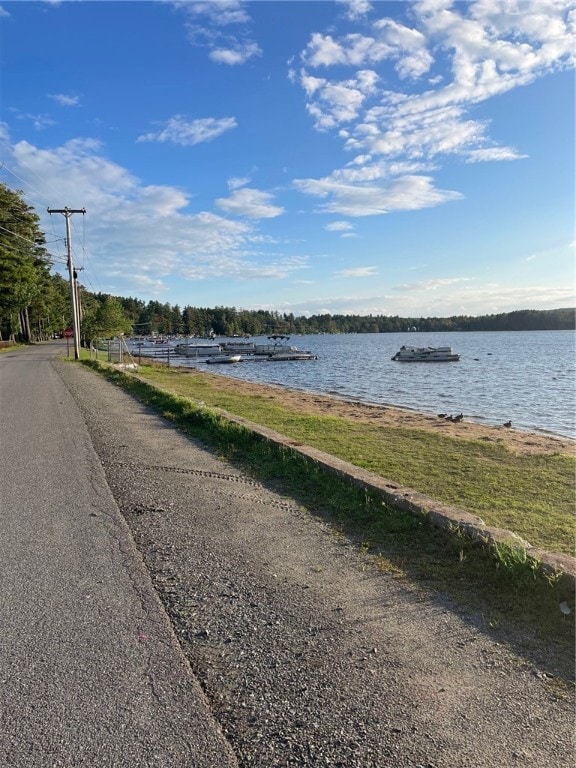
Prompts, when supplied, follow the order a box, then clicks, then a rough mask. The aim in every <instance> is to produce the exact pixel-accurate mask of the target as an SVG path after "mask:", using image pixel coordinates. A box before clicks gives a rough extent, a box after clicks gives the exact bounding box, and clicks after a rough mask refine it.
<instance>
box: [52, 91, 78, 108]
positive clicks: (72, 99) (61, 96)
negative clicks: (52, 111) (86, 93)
mask: <svg viewBox="0 0 576 768" xmlns="http://www.w3.org/2000/svg"><path fill="white" fill-rule="evenodd" d="M48 96H49V98H51V99H52V100H53V101H55V102H56V103H57V104H60V106H62V107H77V106H78V105H79V104H80V97H79V96H70V95H68V94H65V93H49V94H48Z"/></svg>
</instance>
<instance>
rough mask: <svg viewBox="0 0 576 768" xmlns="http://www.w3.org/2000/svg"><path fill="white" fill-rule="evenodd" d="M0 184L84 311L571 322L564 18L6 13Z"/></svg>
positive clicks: (89, 9)
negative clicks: (108, 303)
mask: <svg viewBox="0 0 576 768" xmlns="http://www.w3.org/2000/svg"><path fill="white" fill-rule="evenodd" d="M0 34H1V40H0V42H1V54H0V56H1V58H0V68H1V83H0V84H1V94H0V110H1V111H0V149H1V158H0V159H1V161H2V166H1V168H0V181H2V182H4V183H5V184H8V185H9V186H10V187H11V188H13V189H19V190H22V191H23V192H24V193H25V199H26V201H27V202H28V204H29V205H32V206H33V207H34V208H35V209H36V211H37V212H38V213H39V214H40V216H41V220H42V226H43V229H44V231H45V232H46V234H47V239H48V240H49V241H50V244H49V247H50V251H51V253H52V254H53V256H54V260H55V268H56V269H58V270H63V274H66V273H65V271H64V270H65V264H64V262H65V253H66V248H65V244H64V241H63V237H64V234H65V221H64V217H63V216H60V215H57V214H53V215H52V216H50V215H49V214H48V213H47V211H46V209H47V208H48V207H50V208H64V207H69V208H75V209H79V208H85V209H86V215H85V216H81V215H74V216H72V218H71V222H72V238H71V239H72V246H73V252H74V259H75V262H76V264H77V265H78V267H80V268H81V269H82V271H81V273H80V279H81V282H82V283H83V284H84V285H85V286H86V287H87V288H88V289H89V290H92V291H96V292H98V291H101V292H103V293H111V294H113V295H120V296H137V297H139V298H141V299H143V300H144V301H148V300H150V299H157V300H159V301H161V302H163V303H164V302H169V303H170V304H172V305H174V304H178V305H180V307H183V306H186V305H191V306H202V307H215V306H222V305H224V306H234V307H236V308H238V309H240V308H243V309H268V310H277V311H280V312H292V313H294V314H295V315H310V314H317V313H330V314H337V313H344V314H361V315H365V314H391V315H396V314H398V315H401V316H421V315H422V316H449V315H453V314H468V315H480V314H487V313H493V312H507V311H512V310H514V309H527V308H530V309H551V308H555V307H566V306H574V305H575V304H576V299H575V295H574V294H575V281H574V240H575V232H574V224H575V221H574V215H575V207H574V205H575V195H574V169H575V162H574V161H575V158H574V115H575V106H574V63H575V61H576V53H575V52H576V2H567V1H565V0H564V1H562V2H559V1H558V0H522V2H518V0H476V1H472V2H466V3H460V2H450V1H449V0H419V1H417V2H368V0H351V1H350V2H343V1H342V2H329V1H328V0H321V1H320V2H308V0H287V1H286V2H282V1H278V0H273V1H272V2H255V1H254V2H239V1H238V0H222V1H221V2H218V1H217V0H209V1H208V2H113V1H109V2H106V1H104V0H103V1H101V2H4V3H2V4H1V5H0Z"/></svg>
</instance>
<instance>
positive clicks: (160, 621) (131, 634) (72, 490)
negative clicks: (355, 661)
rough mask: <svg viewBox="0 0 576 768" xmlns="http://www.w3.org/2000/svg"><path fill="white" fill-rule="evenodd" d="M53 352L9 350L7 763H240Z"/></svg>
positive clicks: (2, 524)
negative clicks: (155, 585)
mask: <svg viewBox="0 0 576 768" xmlns="http://www.w3.org/2000/svg"><path fill="white" fill-rule="evenodd" d="M56 351H57V349H56V348H55V347H54V345H41V346H37V347H33V348H28V349H24V350H18V351H14V352H5V353H3V354H2V355H0V441H1V444H0V450H1V457H2V461H1V480H0V585H1V592H0V708H1V709H0V766H2V768H7V767H8V766H10V767H11V768H12V767H13V768H36V767H37V766H38V767H40V766H42V767H44V766H46V767H48V766H50V767H51V768H52V767H53V766H64V767H65V768H72V767H74V768H75V767H76V766H89V767H90V768H99V767H100V766H107V767H109V766H129V767H130V768H135V767H136V766H159V767H160V766H166V767H168V766H186V767H188V766H199V767H202V768H204V767H205V768H214V766H235V765H237V762H236V760H235V758H234V755H233V753H232V751H231V749H230V747H229V746H228V743H227V741H226V740H225V739H224V737H223V736H222V733H221V730H220V727H219V725H218V724H217V723H216V721H215V720H214V718H213V716H212V715H211V712H210V710H209V708H208V706H207V702H206V699H205V697H204V694H203V693H202V691H201V688H200V686H199V685H198V682H197V681H196V679H195V677H194V675H193V674H192V672H191V670H190V667H189V664H188V662H187V660H186V659H185V657H184V655H183V654H182V651H181V649H180V646H179V644H178V643H177V642H176V640H175V637H174V635H173V632H172V629H171V627H170V624H169V622H168V621H167V618H166V614H165V613H164V610H163V608H162V606H161V604H160V603H159V600H158V598H157V596H156V593H155V591H154V589H153V587H152V585H151V582H150V578H149V576H148V573H147V571H146V569H145V568H144V566H143V564H142V561H141V558H140V557H139V555H138V553H137V552H136V549H135V546H134V543H133V541H132V539H131V536H130V534H129V532H128V530H127V527H126V524H125V522H124V520H123V518H122V517H121V515H120V513H119V511H118V507H117V505H116V504H115V502H114V499H113V497H112V494H111V493H110V490H109V488H108V485H107V482H106V478H105V476H104V472H103V470H102V465H101V463H100V461H99V459H98V457H97V456H96V454H95V452H94V449H93V447H92V443H91V440H90V437H89V435H88V432H87V429H86V424H85V422H84V419H83V417H82V415H81V413H80V411H79V409H78V406H77V405H76V403H75V401H74V400H73V398H72V397H71V396H70V394H69V392H68V391H67V389H66V387H65V386H64V384H63V382H62V380H61V378H60V377H59V376H58V374H57V373H56V371H55V370H54V368H53V367H52V365H51V364H50V362H49V360H50V358H51V356H53V355H54V352H56Z"/></svg>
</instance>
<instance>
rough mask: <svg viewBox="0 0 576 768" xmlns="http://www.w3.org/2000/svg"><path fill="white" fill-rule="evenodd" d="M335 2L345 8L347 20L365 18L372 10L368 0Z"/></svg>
mask: <svg viewBox="0 0 576 768" xmlns="http://www.w3.org/2000/svg"><path fill="white" fill-rule="evenodd" d="M336 2H337V3H340V5H344V6H346V7H347V11H346V15H347V17H348V18H349V19H357V18H359V17H361V16H365V15H366V14H368V13H370V11H371V10H372V4H371V3H370V2H369V1H368V0H336Z"/></svg>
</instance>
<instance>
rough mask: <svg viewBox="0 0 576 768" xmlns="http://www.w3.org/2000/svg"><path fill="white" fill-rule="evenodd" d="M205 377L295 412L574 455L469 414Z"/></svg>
mask: <svg viewBox="0 0 576 768" xmlns="http://www.w3.org/2000/svg"><path fill="white" fill-rule="evenodd" d="M202 375H203V376H206V377H207V378H211V379H213V380H214V381H215V382H217V383H218V387H219V388H221V389H231V390H234V392H236V393H238V392H245V393H246V394H250V395H260V396H266V397H269V398H271V399H274V400H276V401H278V402H280V403H282V404H283V405H286V406H288V407H290V408H294V410H299V411H305V412H308V413H318V414H324V415H326V414H330V415H332V416H340V417H343V418H346V419H354V420H357V421H364V422H368V423H370V424H379V425H381V426H383V427H398V428H404V429H419V430H426V431H430V432H437V433H440V434H443V435H447V436H449V437H455V438H462V439H464V440H485V441H487V442H494V443H503V444H504V445H506V446H507V447H508V448H509V449H510V450H512V451H515V452H516V453H566V454H570V455H575V449H576V441H574V440H570V439H569V438H561V437H554V436H551V435H545V434H539V433H532V432H526V431H522V430H518V429H514V425H512V427H504V426H500V427H498V426H487V425H484V424H478V423H476V422H473V421H468V420H467V419H466V414H464V418H463V419H462V421H459V422H452V421H450V420H447V419H445V418H440V417H439V416H437V415H431V414H426V413H419V412H417V411H412V410H408V409H403V408H398V407H395V406H380V405H370V404H366V403H360V402H357V401H349V400H341V399H340V398H336V397H331V396H328V395H318V394H315V393H312V392H301V391H299V390H293V389H288V388H286V387H280V386H275V385H268V384H266V385H265V384H255V383H252V382H248V381H243V380H241V379H233V378H229V377H228V376H220V375H218V374H212V373H203V374H202Z"/></svg>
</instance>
